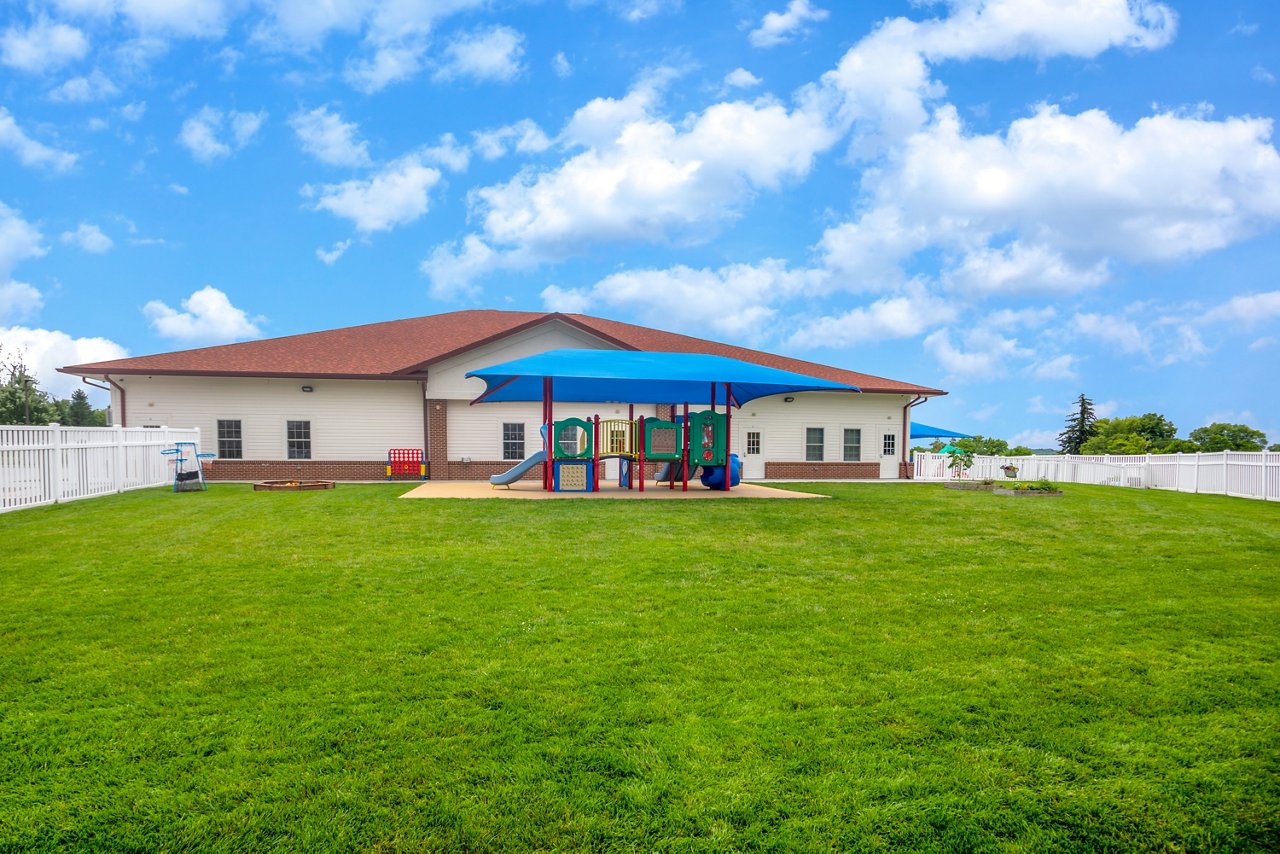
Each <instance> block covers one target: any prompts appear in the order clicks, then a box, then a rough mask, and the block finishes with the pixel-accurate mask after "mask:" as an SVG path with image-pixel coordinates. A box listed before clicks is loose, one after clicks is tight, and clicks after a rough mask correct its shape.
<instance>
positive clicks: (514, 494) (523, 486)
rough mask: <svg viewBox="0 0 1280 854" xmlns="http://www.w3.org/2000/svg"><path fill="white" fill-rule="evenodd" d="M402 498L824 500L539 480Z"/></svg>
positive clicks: (422, 491)
mask: <svg viewBox="0 0 1280 854" xmlns="http://www.w3.org/2000/svg"><path fill="white" fill-rule="evenodd" d="M400 497H401V498H513V499H517V500H520V499H524V500H529V499H533V500H538V499H544V498H545V499H573V498H601V499H607V498H623V499H642V498H643V499H649V498H651V499H656V500H663V499H675V500H689V501H701V500H706V499H720V498H784V499H789V498H801V499H803V498H825V497H826V496H823V495H815V494H813V493H809V492H796V491H795V490H791V489H777V488H774V487H772V486H762V485H761V484H758V483H743V484H739V485H735V486H734V487H733V489H731V490H728V491H725V490H723V489H690V490H688V491H685V490H682V489H679V488H677V489H668V488H667V486H666V484H658V485H657V486H656V487H655V486H654V485H653V484H650V486H649V488H648V489H647V490H645V491H644V492H641V491H640V490H638V489H627V488H625V487H620V486H618V485H617V484H610V483H602V484H601V485H600V488H599V490H597V491H595V492H555V491H552V492H547V490H546V489H544V488H543V486H542V483H541V481H539V480H521V481H516V482H515V483H512V484H511V486H510V487H509V488H504V489H497V488H495V487H493V486H492V485H491V484H488V483H485V482H484V481H479V480H434V481H431V480H429V481H426V482H424V483H423V484H421V485H420V486H418V487H416V488H415V489H413V490H411V491H409V492H407V493H405V494H404V495H402V496H400Z"/></svg>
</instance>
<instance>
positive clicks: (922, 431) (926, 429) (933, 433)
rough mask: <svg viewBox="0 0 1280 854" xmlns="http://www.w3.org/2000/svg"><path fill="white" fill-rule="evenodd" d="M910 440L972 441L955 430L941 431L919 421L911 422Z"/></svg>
mask: <svg viewBox="0 0 1280 854" xmlns="http://www.w3.org/2000/svg"><path fill="white" fill-rule="evenodd" d="M911 438H912V439H972V438H973V437H972V436H970V435H969V434H968V433H957V432H956V431H955V430H943V429H942V428H941V427H930V426H929V425H928V424H921V423H920V422H919V421H912V422H911Z"/></svg>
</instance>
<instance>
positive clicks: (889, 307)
mask: <svg viewBox="0 0 1280 854" xmlns="http://www.w3.org/2000/svg"><path fill="white" fill-rule="evenodd" d="M955 317H956V309H955V308H954V307H953V306H952V305H951V304H949V303H948V302H946V301H945V300H941V299H938V298H936V297H933V296H930V295H929V294H927V293H924V292H923V291H921V290H917V291H916V292H914V293H909V294H906V295H902V296H891V297H884V298H883V299H878V300H876V301H875V302H873V303H871V304H870V305H866V306H859V307H858V308H855V309H852V310H851V311H847V312H845V313H843V314H840V315H836V316H828V317H822V318H819V319H817V320H813V321H810V322H808V323H805V324H804V325H803V326H802V327H801V328H800V330H799V331H797V332H796V333H794V334H793V335H792V336H791V337H790V339H789V340H788V342H787V346H788V347H792V348H796V349H800V348H804V349H811V348H815V347H853V346H856V345H858V344H867V343H871V342H875V341H887V340H892V339H895V338H910V337H912V336H915V335H919V334H920V333H921V332H924V331H925V330H926V329H929V328H930V327H933V326H936V325H938V324H939V323H947V322H950V321H951V320H954V319H955Z"/></svg>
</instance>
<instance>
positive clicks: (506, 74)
mask: <svg viewBox="0 0 1280 854" xmlns="http://www.w3.org/2000/svg"><path fill="white" fill-rule="evenodd" d="M523 56H524V36H523V35H521V34H520V33H518V32H516V31H515V30H513V29H511V28H510V27H503V26H498V27H493V28H492V29H488V30H477V31H475V32H471V33H464V34H462V35H458V36H456V37H454V38H453V39H452V40H450V42H449V43H448V44H447V45H446V46H445V49H444V63H443V64H442V65H441V66H440V68H438V69H437V70H436V73H435V77H436V79H437V80H457V79H459V78H467V79H470V80H475V81H497V82H502V83H505V82H509V81H511V80H514V79H515V78H516V77H517V76H518V75H519V74H520V72H521V70H522V67H521V65H520V59H521V57H523Z"/></svg>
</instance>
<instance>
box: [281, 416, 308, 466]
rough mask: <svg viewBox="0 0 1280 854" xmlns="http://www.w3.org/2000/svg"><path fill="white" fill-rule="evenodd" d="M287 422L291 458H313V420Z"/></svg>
mask: <svg viewBox="0 0 1280 854" xmlns="http://www.w3.org/2000/svg"><path fill="white" fill-rule="evenodd" d="M285 424H286V427H285V438H286V439H287V440H288V442H287V446H288V449H289V459H291V460H309V459H311V422H310V421H287V422H285Z"/></svg>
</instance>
